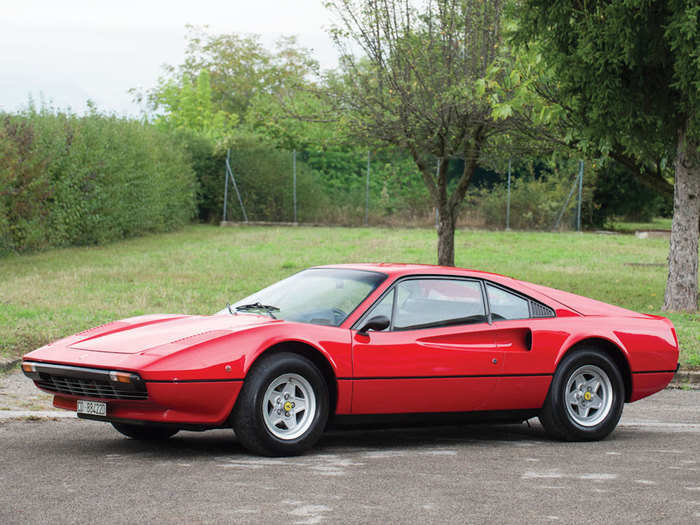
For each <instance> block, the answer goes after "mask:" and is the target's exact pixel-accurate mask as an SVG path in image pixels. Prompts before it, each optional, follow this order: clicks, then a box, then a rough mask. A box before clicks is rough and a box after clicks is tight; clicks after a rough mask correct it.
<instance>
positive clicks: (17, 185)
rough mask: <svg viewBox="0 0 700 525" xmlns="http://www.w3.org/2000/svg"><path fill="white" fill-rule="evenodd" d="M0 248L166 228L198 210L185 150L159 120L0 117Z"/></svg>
mask: <svg viewBox="0 0 700 525" xmlns="http://www.w3.org/2000/svg"><path fill="white" fill-rule="evenodd" d="M0 155H1V156H2V162H1V163H0V252H4V253H7V252H12V251H15V252H25V251H32V250H40V249H45V248H48V247H52V246H69V245H89V244H102V243H105V242H109V241H113V240H117V239H121V238H125V237H132V236H135V235H139V234H143V233H146V232H162V231H170V230H173V229H176V228H178V227H181V226H183V225H184V224H185V223H187V222H188V221H189V220H190V219H191V218H192V217H193V215H194V211H195V187H196V183H195V177H194V173H193V171H192V168H191V165H190V158H189V157H188V155H187V153H186V152H185V151H183V150H182V148H180V147H178V145H177V143H176V142H175V141H173V140H172V138H170V137H169V136H167V135H166V134H164V133H162V132H160V131H158V130H157V129H155V128H154V127H153V126H150V125H148V124H144V123H141V122H138V121H135V120H130V119H126V118H120V117H116V116H114V115H103V114H99V113H97V112H96V111H94V110H93V111H92V112H91V113H90V114H88V115H86V116H77V115H74V114H71V113H65V112H54V111H48V110H42V111H35V110H33V109H29V110H28V111H26V112H24V113H21V114H16V115H9V114H2V115H0Z"/></svg>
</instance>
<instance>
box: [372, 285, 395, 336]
mask: <svg viewBox="0 0 700 525" xmlns="http://www.w3.org/2000/svg"><path fill="white" fill-rule="evenodd" d="M393 308H394V290H391V291H390V292H389V293H388V294H386V295H385V296H384V298H382V300H381V301H379V303H377V305H376V306H375V307H374V308H372V310H371V311H370V312H369V313H368V314H367V316H366V317H365V320H369V319H371V318H372V317H376V316H378V315H383V316H385V317H387V318H388V319H391V311H392V309H393ZM388 330H389V328H388V327H387V328H386V329H384V330H382V331H383V332H386V331H388Z"/></svg>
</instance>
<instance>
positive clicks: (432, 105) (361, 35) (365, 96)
mask: <svg viewBox="0 0 700 525" xmlns="http://www.w3.org/2000/svg"><path fill="white" fill-rule="evenodd" d="M327 5H328V7H329V8H330V9H331V10H332V12H334V13H335V14H336V15H337V17H338V19H339V24H338V26H337V27H336V28H334V30H333V31H332V36H333V37H334V40H335V42H336V44H337V45H338V47H339V49H340V50H341V53H342V66H343V70H344V75H343V76H342V79H341V80H342V82H336V83H335V86H336V88H337V89H336V90H335V96H336V98H337V105H338V107H339V108H340V109H341V110H342V111H343V114H344V115H345V118H347V120H348V123H349V127H350V128H351V129H353V130H355V131H357V132H360V133H361V135H362V136H363V137H364V138H365V140H367V141H369V142H374V141H377V142H379V143H384V144H387V145H395V146H400V147H401V148H403V149H405V150H406V151H408V152H409V153H410V155H411V157H412V158H413V161H414V162H415V164H416V166H417V167H418V169H419V171H420V173H421V175H422V179H423V181H424V183H425V185H426V187H427V188H428V191H429V193H430V197H431V199H432V201H433V203H434V206H436V207H437V209H438V214H439V221H438V263H439V264H443V265H454V230H455V223H456V220H457V215H458V212H459V206H460V204H461V203H462V201H463V200H464V196H465V193H466V191H467V188H468V187H469V183H470V180H471V178H472V176H473V174H474V172H475V170H476V167H477V163H478V162H479V158H480V156H481V155H482V153H483V152H484V150H485V148H486V147H487V146H488V143H489V141H490V140H492V138H493V137H494V136H496V135H498V134H500V133H502V132H503V131H504V130H506V129H507V126H508V117H509V116H510V114H511V113H512V109H511V108H510V106H509V105H508V104H507V103H506V101H505V100H503V98H501V97H499V95H498V92H499V91H500V90H501V87H502V84H503V79H504V75H505V72H504V70H503V69H502V68H500V67H498V65H497V63H496V59H497V58H499V57H502V55H503V52H502V41H501V15H502V11H503V2H500V1H490V2H483V1H479V0H434V1H432V2H428V3H427V4H422V3H421V4H420V6H419V5H418V4H417V3H416V2H404V1H399V0H331V1H330V2H328V4H327ZM351 46H356V48H358V50H360V51H361V52H362V56H361V57H360V58H359V59H358V58H357V57H355V56H354V54H353V52H352V47H351ZM454 157H457V158H462V159H464V160H465V162H464V169H463V170H462V173H461V174H460V175H459V177H458V179H457V180H456V181H455V183H454V184H450V185H449V186H453V187H452V188H450V187H448V163H449V160H450V158H454Z"/></svg>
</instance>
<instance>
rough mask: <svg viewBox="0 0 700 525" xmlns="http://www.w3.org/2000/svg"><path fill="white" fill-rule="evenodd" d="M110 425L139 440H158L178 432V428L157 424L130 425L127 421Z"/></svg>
mask: <svg viewBox="0 0 700 525" xmlns="http://www.w3.org/2000/svg"><path fill="white" fill-rule="evenodd" d="M112 426H113V427H114V428H115V429H117V431H119V432H121V433H122V434H124V435H125V436H127V437H130V438H132V439H138V440H140V441H158V440H162V439H168V438H170V437H172V436H174V435H175V434H177V433H178V432H179V430H180V429H179V428H171V427H164V426H159V425H131V424H129V423H115V422H112Z"/></svg>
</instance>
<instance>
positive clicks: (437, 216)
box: [435, 158, 440, 230]
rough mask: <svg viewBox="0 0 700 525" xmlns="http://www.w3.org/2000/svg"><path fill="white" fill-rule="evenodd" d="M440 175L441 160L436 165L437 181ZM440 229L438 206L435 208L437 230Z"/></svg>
mask: <svg viewBox="0 0 700 525" xmlns="http://www.w3.org/2000/svg"><path fill="white" fill-rule="evenodd" d="M439 175H440V159H439V158H438V159H437V162H436V164H435V180H438V177H439ZM439 229H440V210H439V209H438V207H437V206H435V230H439Z"/></svg>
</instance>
